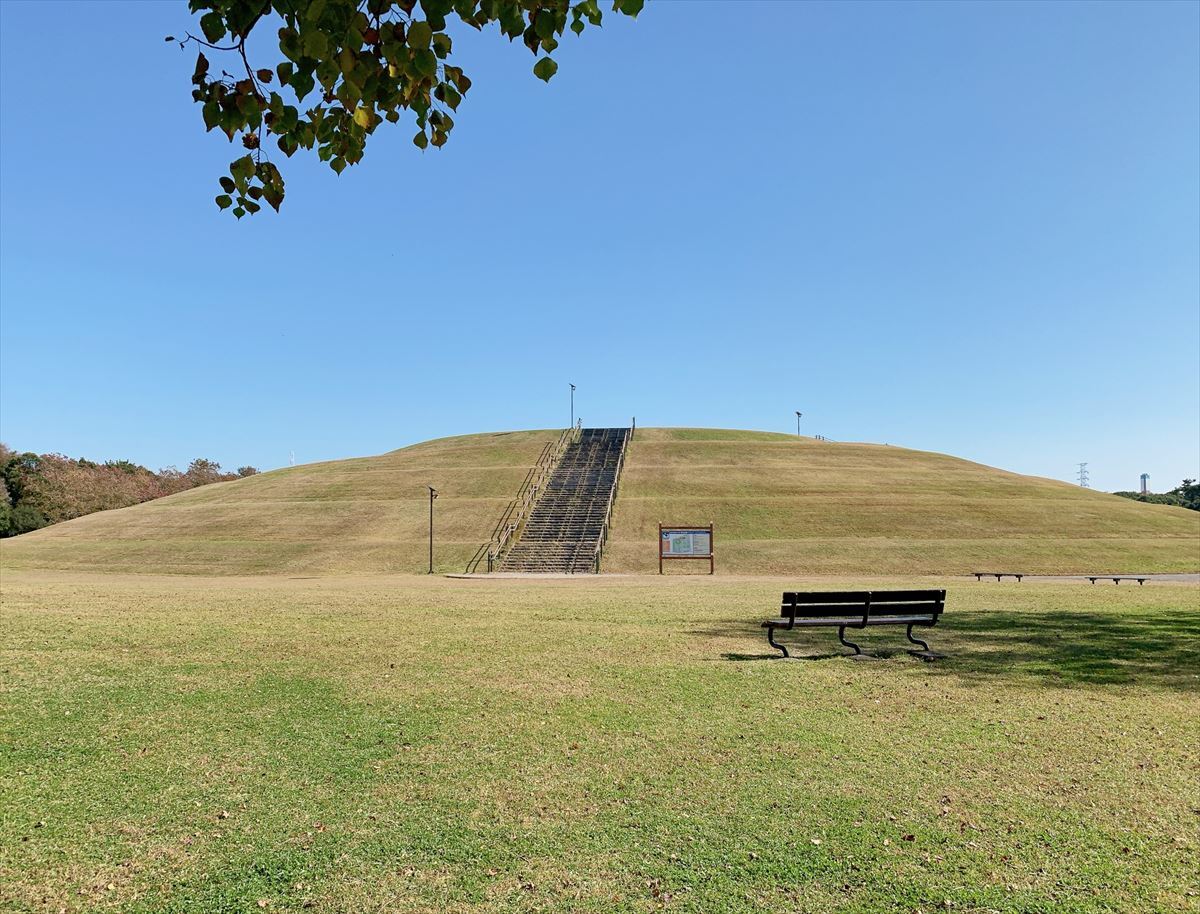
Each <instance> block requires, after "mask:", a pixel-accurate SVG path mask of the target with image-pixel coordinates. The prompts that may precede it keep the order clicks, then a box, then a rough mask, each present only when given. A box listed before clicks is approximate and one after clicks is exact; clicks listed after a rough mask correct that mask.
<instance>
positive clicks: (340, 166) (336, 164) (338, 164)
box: [329, 156, 346, 175]
mask: <svg viewBox="0 0 1200 914" xmlns="http://www.w3.org/2000/svg"><path fill="white" fill-rule="evenodd" d="M329 167H330V168H332V169H333V170H334V171H336V172H337V173H338V174H339V175H340V174H341V173H342V172H343V171H345V170H346V160H345V159H343V158H342V157H341V156H337V157H336V158H334V160H333V161H332V162H330V163H329Z"/></svg>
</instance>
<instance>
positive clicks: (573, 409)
mask: <svg viewBox="0 0 1200 914" xmlns="http://www.w3.org/2000/svg"><path fill="white" fill-rule="evenodd" d="M574 427H575V385H574V384H572V385H571V428H574Z"/></svg>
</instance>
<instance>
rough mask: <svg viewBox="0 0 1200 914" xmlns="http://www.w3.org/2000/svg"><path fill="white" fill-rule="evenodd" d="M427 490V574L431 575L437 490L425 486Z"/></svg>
mask: <svg viewBox="0 0 1200 914" xmlns="http://www.w3.org/2000/svg"><path fill="white" fill-rule="evenodd" d="M425 488H427V489H428V490H429V573H430V574H433V500H434V499H435V498H437V497H438V490H437V489H435V488H434V487H433V486H426V487H425Z"/></svg>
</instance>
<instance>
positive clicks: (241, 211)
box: [233, 206, 246, 219]
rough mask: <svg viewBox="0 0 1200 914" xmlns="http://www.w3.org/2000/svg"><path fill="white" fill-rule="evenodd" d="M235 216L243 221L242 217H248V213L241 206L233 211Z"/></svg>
mask: <svg viewBox="0 0 1200 914" xmlns="http://www.w3.org/2000/svg"><path fill="white" fill-rule="evenodd" d="M233 214H234V215H235V216H237V217H238V218H239V219H241V218H242V216H244V215H246V211H245V210H244V209H242V208H241V207H240V206H239V207H237V208H236V209H235V210H234V211H233Z"/></svg>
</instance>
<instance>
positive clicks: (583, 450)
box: [497, 428, 630, 574]
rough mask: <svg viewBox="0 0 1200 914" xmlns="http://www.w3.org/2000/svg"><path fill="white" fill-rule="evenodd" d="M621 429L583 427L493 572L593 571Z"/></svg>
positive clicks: (616, 471)
mask: <svg viewBox="0 0 1200 914" xmlns="http://www.w3.org/2000/svg"><path fill="white" fill-rule="evenodd" d="M629 434H630V429H627V428H585V429H583V430H582V432H581V433H580V435H579V438H578V440H577V441H575V442H573V443H572V444H571V445H569V446H568V447H567V449H566V451H565V452H564V453H563V455H562V458H561V459H560V460H559V462H558V465H557V466H556V467H555V468H554V472H553V473H552V474H551V475H550V478H549V480H547V482H546V487H545V490H544V491H543V493H542V495H541V496H540V497H539V498H538V500H537V502H535V503H534V506H533V510H532V511H531V512H530V515H529V518H528V520H526V521H525V524H524V527H523V528H522V530H521V533H520V537H519V539H518V540H517V542H516V544H515V545H513V546H512V548H510V549H509V550H508V552H507V553H506V554H505V555H504V556H503V558H502V559H501V560H500V567H499V568H498V569H497V570H499V571H516V572H525V573H532V574H538V573H541V574H549V573H559V574H562V573H567V574H580V573H583V574H586V573H588V572H595V571H599V567H598V566H599V549H600V547H601V546H602V545H603V543H604V540H605V539H606V538H607V536H608V520H609V515H610V514H611V512H612V503H613V500H614V499H615V498H616V492H617V482H618V480H619V478H620V474H621V466H622V464H623V462H624V458H625V445H626V444H627V443H628V441H629Z"/></svg>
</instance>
